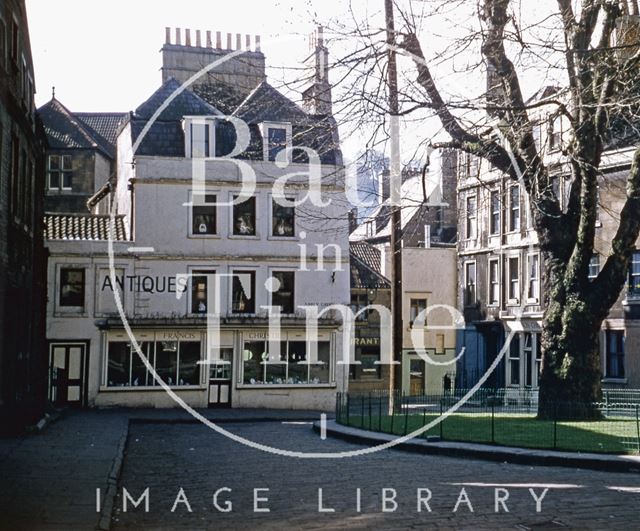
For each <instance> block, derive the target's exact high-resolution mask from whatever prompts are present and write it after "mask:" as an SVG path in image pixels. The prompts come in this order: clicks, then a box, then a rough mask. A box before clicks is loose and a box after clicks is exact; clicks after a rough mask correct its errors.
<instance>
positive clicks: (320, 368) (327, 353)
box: [310, 341, 331, 384]
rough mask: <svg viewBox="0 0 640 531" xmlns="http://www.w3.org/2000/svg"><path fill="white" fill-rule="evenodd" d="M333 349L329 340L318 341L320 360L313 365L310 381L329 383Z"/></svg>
mask: <svg viewBox="0 0 640 531" xmlns="http://www.w3.org/2000/svg"><path fill="white" fill-rule="evenodd" d="M330 360H331V349H330V344H329V341H319V342H318V362H317V363H314V364H313V365H311V376H310V382H311V383H314V384H319V383H329V370H330V366H329V363H330Z"/></svg>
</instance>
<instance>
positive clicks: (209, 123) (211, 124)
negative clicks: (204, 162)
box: [182, 116, 217, 159]
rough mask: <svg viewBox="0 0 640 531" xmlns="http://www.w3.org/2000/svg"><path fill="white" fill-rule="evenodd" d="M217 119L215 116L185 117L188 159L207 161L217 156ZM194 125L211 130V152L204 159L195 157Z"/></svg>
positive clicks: (184, 125)
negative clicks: (192, 131) (193, 143)
mask: <svg viewBox="0 0 640 531" xmlns="http://www.w3.org/2000/svg"><path fill="white" fill-rule="evenodd" d="M216 118H217V117H215V116H185V117H184V118H183V120H182V128H183V130H184V155H185V157H186V158H188V159H192V158H196V159H207V158H213V157H215V156H216ZM193 125H204V126H206V127H208V129H209V152H208V153H206V154H205V156H204V157H194V156H193V150H192V142H191V140H192V139H191V128H192V126H193Z"/></svg>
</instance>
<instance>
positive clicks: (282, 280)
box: [271, 271, 295, 314]
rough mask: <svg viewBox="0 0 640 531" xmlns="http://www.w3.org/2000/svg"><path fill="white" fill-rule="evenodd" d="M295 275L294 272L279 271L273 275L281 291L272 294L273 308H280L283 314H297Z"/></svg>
mask: <svg viewBox="0 0 640 531" xmlns="http://www.w3.org/2000/svg"><path fill="white" fill-rule="evenodd" d="M294 275H295V273H294V272H293V271H277V272H274V273H273V278H275V279H276V281H277V282H276V284H277V285H279V289H278V290H277V291H275V292H273V293H272V295H271V302H272V306H280V307H281V310H280V311H281V313H288V314H291V313H295V308H294V283H295V276H294Z"/></svg>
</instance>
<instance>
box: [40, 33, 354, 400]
mask: <svg viewBox="0 0 640 531" xmlns="http://www.w3.org/2000/svg"><path fill="white" fill-rule="evenodd" d="M167 33H168V38H167V42H166V43H165V45H164V46H163V49H162V56H163V68H162V73H163V83H162V85H161V87H160V88H159V89H158V90H157V91H156V92H155V93H154V94H152V95H151V96H150V97H149V98H148V99H147V100H146V101H145V102H143V103H142V104H141V105H139V106H138V108H137V109H136V110H135V111H133V112H132V113H130V114H129V115H128V117H127V119H126V120H125V121H124V122H123V124H122V125H121V127H120V130H119V134H118V136H117V141H116V147H117V153H116V161H117V179H116V185H115V190H114V201H115V203H113V204H112V205H111V213H112V216H113V226H111V225H112V224H111V222H110V219H109V217H108V216H101V215H96V214H91V215H89V214H87V215H77V214H76V215H64V214H51V215H49V216H48V218H47V231H48V232H47V234H48V240H47V245H48V248H49V250H50V253H51V261H50V265H49V275H48V278H49V303H48V313H47V315H48V336H47V337H48V340H49V342H50V352H51V368H52V372H53V374H55V375H57V377H56V378H53V379H52V385H51V389H50V392H51V398H52V399H53V400H54V401H59V402H66V403H76V404H79V405H90V406H116V405H122V406H152V407H165V406H175V405H176V402H175V401H174V398H172V396H170V395H169V394H168V393H167V392H165V390H163V389H162V388H161V386H160V385H159V382H158V381H157V380H156V379H155V378H154V375H153V371H151V370H150V367H153V369H154V371H155V373H156V374H157V375H158V377H159V378H161V379H162V381H163V382H164V383H165V384H166V385H167V386H168V387H169V388H170V390H171V392H172V393H174V394H175V396H177V397H178V398H179V399H180V400H183V401H184V402H186V403H187V404H189V405H191V406H194V407H206V406H233V407H282V408H314V409H332V408H333V407H334V406H335V398H336V392H337V391H338V390H344V389H345V388H346V383H347V379H348V366H347V365H340V364H338V363H337V361H338V360H339V359H340V358H339V356H340V355H341V352H342V338H341V332H340V329H339V326H340V323H341V315H340V312H339V311H336V310H335V309H330V308H328V307H330V306H332V305H336V304H340V305H344V306H345V307H348V305H349V302H350V300H349V267H348V263H349V262H348V253H349V248H348V239H347V235H348V232H347V225H348V216H347V212H348V208H347V206H346V205H345V202H344V201H343V200H342V201H340V200H339V199H340V198H341V197H344V182H343V172H342V158H341V153H340V148H339V144H338V143H337V139H338V138H337V131H336V129H335V121H334V120H333V118H332V117H331V116H330V115H326V114H310V113H308V112H306V111H305V110H303V109H302V108H301V107H300V106H298V105H297V104H295V103H294V102H293V101H292V100H291V99H289V98H287V97H285V96H284V95H282V94H281V93H279V92H278V91H277V90H275V89H274V88H273V87H272V86H271V85H269V83H268V82H267V81H266V76H265V74H264V63H265V61H264V56H263V54H262V52H261V51H260V50H259V40H257V39H255V40H254V41H253V42H254V46H253V49H252V50H250V51H245V52H244V53H243V54H242V55H239V56H236V57H235V58H234V56H233V55H232V53H231V52H233V51H234V50H233V49H231V45H232V42H231V41H230V40H229V42H228V48H222V42H221V40H220V39H219V38H218V39H216V43H215V47H214V44H213V42H212V41H211V39H210V37H209V36H207V38H206V41H205V40H201V38H200V33H199V32H196V33H195V36H196V37H195V43H193V42H192V41H191V32H190V31H188V30H187V33H186V39H185V44H181V39H180V37H181V33H180V32H178V33H177V35H178V37H177V38H176V39H175V41H174V42H171V38H170V32H169V31H168V32H167ZM208 35H210V34H208ZM194 44H195V46H194ZM320 44H322V43H321V42H320V43H319V44H318V49H317V53H318V55H320V54H321V53H323V50H322V48H323V47H322V46H320ZM227 56H228V57H230V58H231V59H230V60H229V61H230V64H226V63H225V66H224V68H221V69H220V71H217V70H216V71H211V72H210V73H209V75H208V76H207V77H205V78H204V79H203V80H202V82H198V83H194V85H193V86H192V88H193V90H191V89H190V88H184V90H181V88H183V87H181V83H180V79H183V80H184V79H185V78H189V77H191V76H192V75H194V74H196V73H198V72H199V71H200V70H201V69H202V67H203V66H206V65H207V64H210V63H211V62H212V61H214V60H216V59H220V58H221V57H222V58H223V59H224V57H227ZM233 61H235V62H233ZM243 65H246V69H243ZM325 65H326V63H325ZM322 72H323V75H324V76H325V77H324V78H323V79H326V76H327V75H328V71H326V70H322ZM176 76H177V79H176ZM323 79H312V80H311V82H312V83H314V82H318V83H319V84H320V85H322V83H323ZM318 93H322V91H318ZM305 94H306V93H305ZM172 97H173V99H171V98H172ZM307 103H309V102H307ZM161 107H162V108H161ZM325 110H326V107H325ZM156 114H157V119H156V120H155V121H152V120H151V118H152V117H153V116H154V115H156ZM239 123H244V124H246V129H241V131H244V132H248V135H247V137H246V140H247V145H246V146H244V149H238V150H236V151H237V153H235V154H234V156H232V157H229V156H228V154H229V153H231V152H232V150H234V147H237V144H238V135H240V134H241V133H238V132H237V131H238V129H236V127H241V126H240V125H238V124H239ZM145 127H147V129H148V130H146V131H145ZM143 131H144V134H143ZM303 147H306V148H310V149H313V150H314V151H315V152H316V153H317V154H318V156H319V159H320V164H319V165H317V166H312V164H311V163H310V162H309V160H310V156H309V153H308V152H307V151H305V150H303V149H301V148H303ZM276 157H279V160H280V159H282V160H281V161H280V162H279V163H278V164H276ZM311 169H313V171H318V172H320V175H321V185H322V197H323V199H324V200H325V201H327V200H328V201H331V203H330V204H329V205H327V206H322V207H320V206H316V205H314V204H312V203H311V202H308V201H307V202H302V200H303V199H304V198H305V195H306V192H307V191H309V178H308V174H309V172H310V170H311ZM294 173H295V175H292V174H294ZM246 174H253V175H255V188H254V189H253V190H251V191H250V192H248V193H247V194H246V195H244V196H243V195H241V192H242V191H243V176H244V175H246ZM284 176H288V177H287V179H286V182H285V180H284ZM278 180H280V182H282V183H284V184H283V191H284V196H285V198H286V201H284V200H279V198H278V197H277V195H276V190H277V188H276V187H274V182H276V181H278ZM245 182H246V181H245ZM194 183H195V184H194ZM200 185H201V187H200ZM294 201H301V203H300V204H295V203H293V202H294ZM110 228H111V229H112V238H111V239H112V240H113V243H112V246H113V255H114V271H113V274H110V269H109V265H108V264H109V255H108V250H109V242H108V235H109V230H110ZM114 292H117V293H118V294H119V297H120V300H121V301H122V306H123V313H124V314H125V317H126V324H125V322H123V319H122V315H121V313H120V312H119V311H118V308H117V304H116V298H115V297H114ZM267 306H272V307H278V308H279V309H280V314H281V318H280V324H281V326H280V335H278V334H277V333H276V332H275V330H274V329H270V324H272V320H271V321H270V313H269V309H268V308H267ZM304 306H310V307H314V308H318V311H321V310H322V309H327V311H326V312H325V313H324V314H322V315H320V317H319V319H318V325H317V329H318V330H317V338H316V339H315V340H312V339H310V338H309V336H308V334H307V330H306V320H305V316H306V309H305V308H304ZM214 314H215V316H217V318H219V328H218V330H219V338H218V339H219V341H218V340H216V338H215V337H214V335H215V334H214V333H210V332H212V331H214V330H215V327H214V324H213V323H214V321H215V319H216V317H211V316H212V315H214ZM209 318H210V319H211V321H210V322H209V324H210V326H208V319H209ZM126 326H128V327H130V329H131V333H132V335H133V337H134V338H135V339H136V343H137V345H136V343H134V342H132V340H131V337H130V336H129V334H128V333H127V330H126V328H125V327H126ZM307 339H309V342H307ZM312 344H313V346H311V345H312ZM215 345H218V346H219V347H220V348H219V351H217V352H216V351H215V348H214V346H215ZM137 347H139V349H138V348H137ZM278 351H279V352H278ZM140 354H143V356H144V358H145V359H146V360H148V363H149V365H150V366H147V364H145V363H144V360H143V359H142V358H141V356H140ZM267 362H268V363H267ZM71 373H73V376H72V374H71Z"/></svg>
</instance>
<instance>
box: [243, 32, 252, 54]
mask: <svg viewBox="0 0 640 531" xmlns="http://www.w3.org/2000/svg"><path fill="white" fill-rule="evenodd" d="M244 47H245V48H246V49H247V51H248V52H250V51H251V35H245V46H244Z"/></svg>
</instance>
